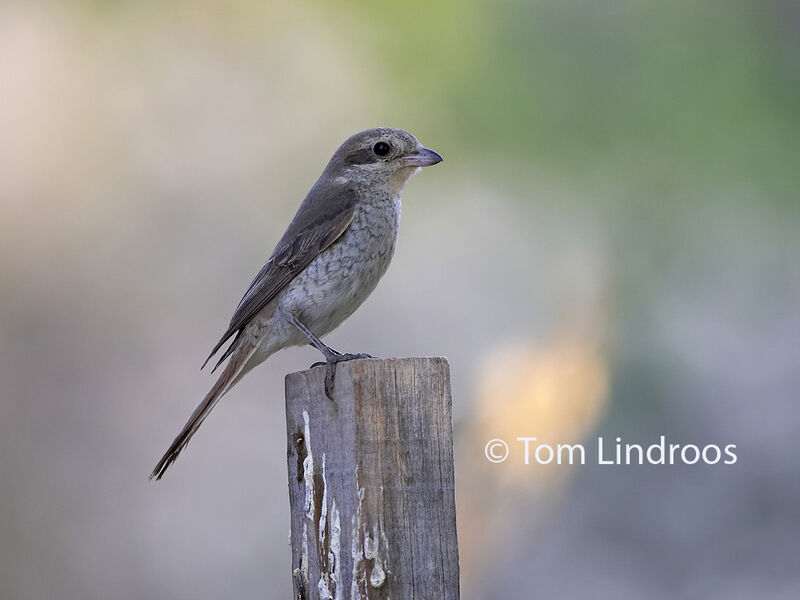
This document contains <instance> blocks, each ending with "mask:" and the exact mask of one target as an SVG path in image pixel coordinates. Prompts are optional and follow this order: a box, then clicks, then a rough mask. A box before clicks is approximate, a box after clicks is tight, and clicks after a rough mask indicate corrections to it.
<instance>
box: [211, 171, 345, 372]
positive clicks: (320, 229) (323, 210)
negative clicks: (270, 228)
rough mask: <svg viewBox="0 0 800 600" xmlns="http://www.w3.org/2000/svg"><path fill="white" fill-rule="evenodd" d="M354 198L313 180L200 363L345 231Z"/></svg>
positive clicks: (227, 354)
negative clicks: (267, 258)
mask: <svg viewBox="0 0 800 600" xmlns="http://www.w3.org/2000/svg"><path fill="white" fill-rule="evenodd" d="M318 188H321V189H318ZM356 198H357V196H356V192H355V190H354V189H353V188H351V187H342V186H335V187H332V188H331V187H329V188H328V189H327V190H325V189H324V186H320V185H319V184H317V185H315V186H314V188H312V190H311V192H309V194H308V196H306V199H305V200H304V201H303V203H302V204H301V205H300V208H299V209H298V211H297V214H296V215H295V217H294V219H292V222H291V223H290V224H289V228H288V229H287V230H286V233H285V234H284V235H283V237H282V238H281V240H280V242H278V246H277V247H276V248H275V250H274V252H273V253H272V255H271V256H270V258H269V260H267V262H266V263H265V264H264V266H263V267H262V268H261V270H260V271H259V272H258V275H256V277H255V279H253V282H252V283H251V284H250V287H248V288H247V291H246V292H245V294H244V296H243V297H242V299H241V301H240V302H239V306H237V307H236V311H235V312H234V313H233V317H232V318H231V322H230V325H229V326H228V329H227V330H226V331H225V333H224V334H223V335H222V338H220V340H219V342H217V345H216V346H214V349H213V350H212V351H211V354H209V356H208V358H207V359H206V361H205V362H204V363H203V367H205V366H206V364H207V363H208V361H209V360H210V359H211V357H212V356H214V355H215V354H216V353H217V351H218V350H219V349H220V348H221V347H222V346H223V344H225V342H226V341H228V340H229V339H230V338H231V337H233V336H234V335H235V334H237V333H239V332H240V331H241V330H242V329H243V328H244V327H245V325H247V324H248V323H249V322H250V320H251V319H252V318H253V317H255V316H256V315H257V314H258V313H259V311H261V309H262V308H264V306H266V305H267V303H269V301H270V300H272V299H273V298H275V296H277V295H278V294H279V293H280V292H281V290H283V288H285V287H286V285H287V284H288V283H289V282H290V281H291V280H292V279H294V278H295V277H296V276H297V275H298V274H299V273H300V272H301V271H302V270H303V269H305V268H306V267H307V266H308V265H309V264H310V263H311V261H312V260H314V259H315V258H316V257H317V256H319V254H320V253H322V252H323V251H324V250H326V249H327V248H328V247H329V246H330V245H331V244H333V243H334V242H335V241H336V240H338V239H339V238H340V237H341V236H342V234H344V232H345V231H347V228H348V227H349V226H350V223H351V222H352V220H353V215H354V214H355V206H356ZM237 339H238V338H237ZM235 345H236V340H234V341H233V343H232V344H231V347H230V348H228V350H227V351H226V352H225V353H224V354H223V356H222V358H221V359H220V361H219V362H218V363H217V366H219V363H221V362H222V361H224V360H225V358H227V357H228V356H229V355H230V352H231V351H232V349H233V348H234V346H235ZM201 368H202V367H201ZM214 368H215V369H216V368H217V367H214Z"/></svg>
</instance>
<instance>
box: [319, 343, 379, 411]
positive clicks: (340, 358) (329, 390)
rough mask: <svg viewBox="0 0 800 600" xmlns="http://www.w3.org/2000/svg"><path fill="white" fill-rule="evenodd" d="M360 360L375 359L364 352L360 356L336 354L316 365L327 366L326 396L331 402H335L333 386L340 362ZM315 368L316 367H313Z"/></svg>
mask: <svg viewBox="0 0 800 600" xmlns="http://www.w3.org/2000/svg"><path fill="white" fill-rule="evenodd" d="M359 358H375V357H374V356H372V355H371V354H366V353H364V352H362V353H359V354H336V355H334V356H331V357H329V358H328V359H327V361H326V362H324V363H316V364H317V365H323V364H324V365H326V367H325V395H326V396H327V397H328V399H329V400H331V401H333V384H334V379H335V378H336V365H337V364H339V363H340V362H347V361H348V360H358V359H359ZM312 366H315V365H312Z"/></svg>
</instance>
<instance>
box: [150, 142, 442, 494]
mask: <svg viewBox="0 0 800 600" xmlns="http://www.w3.org/2000/svg"><path fill="white" fill-rule="evenodd" d="M440 162H442V157H441V156H440V155H439V154H438V153H437V152H435V151H433V150H431V149H429V148H425V147H424V146H422V144H420V142H419V141H418V140H417V138H416V137H414V136H413V135H411V134H410V133H408V132H407V131H404V130H402V129H393V128H389V127H378V128H374V129H367V130H365V131H361V132H359V133H356V134H355V135H353V136H351V137H350V138H348V139H347V140H346V141H345V142H344V143H343V144H342V145H341V146H340V147H339V148H338V149H337V150H336V152H334V154H333V156H332V157H331V159H330V161H329V162H328V165H327V166H326V167H325V170H324V171H323V172H322V175H320V177H319V179H318V180H317V181H316V183H315V184H314V185H313V187H312V188H311V190H310V191H309V192H308V194H307V195H306V197H305V199H304V200H303V202H302V203H301V204H300V207H299V208H298V210H297V213H296V214H295V216H294V218H293V219H292V221H291V222H290V223H289V226H288V228H287V229H286V232H285V233H284V234H283V236H282V237H281V238H280V240H279V241H278V244H277V246H276V247H275V250H274V251H273V252H272V254H271V255H270V257H269V259H268V260H267V262H266V263H265V264H264V266H263V267H262V268H261V270H260V271H259V272H258V274H257V275H256V276H255V278H254V279H253V281H252V283H251V284H250V286H249V287H248V288H247V290H246V291H245V293H244V296H243V297H242V299H241V301H240V302H239V304H238V306H237V307H236V310H235V311H234V313H233V317H232V318H231V321H230V324H229V325H228V328H227V329H226V330H225V333H223V335H222V337H221V338H220V340H219V342H218V343H217V344H216V345H215V346H214V348H213V349H212V351H211V354H210V355H209V356H208V358H207V359H206V361H205V362H204V363H203V367H205V365H206V364H207V363H208V362H209V360H211V358H212V357H213V356H215V355H216V354H217V352H219V350H220V349H221V348H222V347H223V346H224V345H225V343H226V342H228V341H229V340H231V339H232V341H231V343H230V345H229V346H228V347H227V348H226V349H225V351H224V352H223V353H222V355H221V356H220V358H219V359H218V361H217V363H216V366H215V367H214V369H213V370H212V372H214V371H215V370H216V369H217V368H218V367H219V366H220V365H221V364H222V363H223V362H225V360H227V361H228V362H227V364H226V365H225V367H224V368H223V369H222V371H221V373H220V375H219V378H218V379H217V380H216V382H215V383H214V385H213V386H212V387H211V389H210V390H209V392H208V393H207V394H206V395H205V397H204V398H203V400H202V401H201V402H200V404H199V405H198V406H197V408H196V409H195V410H194V412H193V413H192V415H191V416H190V417H189V420H188V421H187V422H186V424H185V425H184V427H183V429H182V430H181V432H180V433H179V434H178V436H177V437H176V438H175V440H174V441H173V442H172V444H171V445H170V447H169V449H168V450H167V451H166V452H165V453H164V456H163V457H162V458H161V460H159V461H158V463H157V464H156V466H155V468H154V469H153V472H152V473H151V475H150V479H151V480H152V479H153V478H155V479H156V480H159V479H161V477H162V476H163V475H164V473H165V472H166V470H167V469H168V468H169V467H170V465H172V464H173V463H174V462H175V459H177V457H178V455H179V454H180V453H181V451H182V450H183V449H184V448H185V447H186V445H187V443H188V442H189V440H190V439H191V438H192V436H193V435H194V434H195V433H196V432H197V430H198V428H199V427H200V425H201V424H202V423H203V421H204V420H205V419H206V417H207V416H208V415H209V413H210V412H211V410H212V409H213V408H214V406H215V405H216V404H217V403H218V402H219V400H220V399H221V398H222V397H223V396H224V395H225V394H226V393H227V392H228V391H230V389H231V388H232V387H233V386H234V385H236V384H237V383H238V382H239V381H240V380H241V379H242V377H244V376H245V374H247V373H248V372H249V371H250V370H252V369H253V368H254V367H256V366H257V365H259V364H261V363H262V362H264V361H265V360H266V359H267V358H269V357H270V356H271V355H273V354H275V353H276V352H278V351H279V350H282V349H284V348H287V347H290V346H299V345H303V344H307V343H308V344H311V345H313V346H314V347H316V348H317V349H318V350H319V351H320V352H322V355H323V357H324V359H325V361H324V364H325V365H326V373H325V380H324V388H325V394H326V395H327V396H328V398H329V399H331V400H333V399H334V383H335V375H336V365H337V364H338V363H340V362H343V361H348V360H353V359H358V358H372V357H371V356H370V355H368V354H364V353H342V352H339V351H337V350H334V349H333V348H331V347H329V346H327V345H326V344H325V343H323V342H322V340H321V339H320V338H321V337H323V336H324V335H326V334H328V333H330V332H331V331H333V330H334V329H335V328H336V327H338V326H339V325H340V324H341V323H342V322H343V321H344V320H345V319H347V317H349V316H350V315H351V314H352V313H353V312H354V311H355V310H356V309H357V308H358V307H359V306H360V305H361V304H362V303H363V302H364V301H365V300H366V299H367V297H368V296H369V295H370V294H371V293H372V291H373V290H374V289H375V287H376V285H377V284H378V280H380V278H381V277H382V276H383V274H384V273H385V272H386V269H387V268H388V266H389V263H390V262H391V259H392V256H393V254H394V249H395V243H396V240H397V232H398V227H399V224H400V213H401V202H400V193H401V192H402V190H403V188H404V187H405V185H406V183H407V182H408V180H409V178H410V177H411V176H412V175H413V174H414V173H416V172H417V171H419V170H420V169H421V168H422V167H427V166H431V165H435V164H437V163H440ZM317 364H322V363H316V364H315V365H312V366H316V365H317ZM203 367H201V369H202V368H203Z"/></svg>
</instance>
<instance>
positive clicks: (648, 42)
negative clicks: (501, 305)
mask: <svg viewBox="0 0 800 600" xmlns="http://www.w3.org/2000/svg"><path fill="white" fill-rule="evenodd" d="M349 7H350V8H351V12H352V15H350V16H351V17H352V18H351V19H349V20H348V21H347V23H346V24H344V25H343V26H342V30H343V31H344V29H346V31H347V33H346V35H347V36H350V37H352V38H353V39H354V40H355V41H354V45H355V46H357V47H359V48H360V49H361V52H362V53H364V54H366V55H367V56H366V59H367V60H369V61H370V62H372V63H373V64H375V65H379V68H378V69H376V70H377V71H378V72H380V73H383V74H384V78H385V85H390V86H392V90H391V93H390V94H388V95H389V97H390V98H391V99H392V101H393V102H394V103H395V105H396V109H397V110H398V111H399V112H400V113H405V114H408V115H409V117H410V118H413V119H414V120H420V119H423V120H427V122H428V125H429V126H430V128H435V129H437V130H438V133H446V134H449V135H452V137H453V143H454V145H458V146H459V147H462V148H464V149H466V150H467V151H470V152H471V153H472V154H473V156H474V157H475V158H478V157H482V158H485V157H486V156H487V155H489V154H492V155H494V156H495V158H497V159H507V158H509V157H511V158H517V159H520V161H522V162H525V161H533V162H535V163H537V164H538V165H545V166H546V167H547V168H548V169H557V170H560V171H563V172H565V173H566V174H569V175H570V176H580V177H583V176H588V177H589V178H590V180H591V179H595V178H597V177H599V178H601V179H617V180H620V179H624V180H626V181H628V182H629V183H633V184H634V190H635V191H636V193H639V190H638V189H637V188H636V185H635V182H637V181H638V182H641V183H643V184H645V189H650V190H652V189H655V190H657V191H658V193H651V194H650V195H649V198H650V199H651V200H653V201H656V202H657V201H660V199H661V198H663V192H675V191H677V190H679V189H680V188H682V187H683V186H684V185H691V186H692V187H696V186H697V185H698V184H700V185H703V184H704V183H711V184H713V183H714V182H722V181H725V182H726V184H725V185H726V187H727V186H728V185H733V186H735V185H736V184H737V182H738V183H742V184H747V185H756V186H757V187H758V188H759V192H758V194H757V196H758V197H753V198H752V201H754V202H770V203H778V204H780V205H786V206H788V205H792V206H793V207H797V206H798V205H800V203H798V202H797V190H798V189H799V188H800V169H798V168H797V166H798V165H800V144H798V143H797V139H798V133H800V115H799V114H798V110H797V109H798V106H800V77H798V69H800V57H799V55H798V54H797V53H796V52H795V51H796V50H797V47H796V46H797V34H796V31H797V28H796V25H797V23H794V24H793V23H791V22H786V21H785V20H784V19H783V17H784V15H783V12H784V9H785V8H786V6H785V4H784V3H782V2H780V1H777V0H770V1H767V2H752V1H751V2H748V1H741V0H734V1H722V0H718V1H715V0H712V1H707V2H692V1H689V0H676V1H671V2H663V1H658V0H647V1H641V0H636V1H634V0H624V1H620V2H613V3H608V2H603V3H600V2H594V1H592V0H558V1H556V0H535V1H529V0H526V1H516V2H509V1H503V2H493V3H485V2H476V1H474V0H467V1H461V2H454V1H447V2H434V3H424V4H423V3H414V4H411V5H409V4H408V3H375V2H368V1H366V0H357V1H354V2H351V3H350V4H349ZM330 10H331V11H340V10H341V7H340V6H337V7H336V8H331V9H330ZM331 14H333V13H331ZM790 16H791V15H790ZM354 22H355V23H357V25H353V23H354ZM343 35H344V33H343ZM709 199H710V198H709ZM675 200H676V201H679V200H680V196H678V197H676V198H675ZM689 200H690V201H692V202H695V201H697V198H689ZM642 201H643V202H645V203H648V198H647V197H642Z"/></svg>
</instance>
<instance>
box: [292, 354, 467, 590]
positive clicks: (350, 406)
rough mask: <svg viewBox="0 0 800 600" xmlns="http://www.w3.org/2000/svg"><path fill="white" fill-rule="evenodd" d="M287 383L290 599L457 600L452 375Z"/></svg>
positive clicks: (354, 375)
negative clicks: (329, 391)
mask: <svg viewBox="0 0 800 600" xmlns="http://www.w3.org/2000/svg"><path fill="white" fill-rule="evenodd" d="M324 374H325V368H324V367H317V368H314V369H309V370H307V371H301V372H298V373H292V374H290V375H287V376H286V424H287V436H288V443H287V461H288V467H289V501H290V508H291V536H290V541H291V547H292V577H293V581H294V598H295V600H315V599H317V598H320V599H352V600H366V599H393V600H458V598H459V591H458V546H457V541H456V511H455V489H454V488H455V484H454V476H453V429H452V410H451V409H452V398H451V393H450V370H449V366H448V364H447V360H445V359H444V358H403V359H384V360H378V359H366V360H354V361H350V362H346V363H340V364H339V365H338V367H337V371H336V384H335V390H334V399H335V401H334V402H331V401H330V400H329V399H328V398H327V397H326V396H325V392H324V390H323V378H324Z"/></svg>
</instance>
